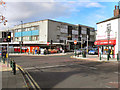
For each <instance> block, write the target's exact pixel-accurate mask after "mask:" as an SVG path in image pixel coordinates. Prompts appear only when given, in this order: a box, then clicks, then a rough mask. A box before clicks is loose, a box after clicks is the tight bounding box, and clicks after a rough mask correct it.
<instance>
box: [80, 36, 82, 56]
mask: <svg viewBox="0 0 120 90" xmlns="http://www.w3.org/2000/svg"><path fill="white" fill-rule="evenodd" d="M80 37H81V50H82V34H81V35H80ZM81 54H82V53H81Z"/></svg>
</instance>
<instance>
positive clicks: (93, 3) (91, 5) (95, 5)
mask: <svg viewBox="0 0 120 90" xmlns="http://www.w3.org/2000/svg"><path fill="white" fill-rule="evenodd" d="M86 7H104V6H103V5H101V4H100V3H97V2H91V3H89V4H87V5H86Z"/></svg>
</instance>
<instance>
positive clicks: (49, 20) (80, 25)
mask: <svg viewBox="0 0 120 90" xmlns="http://www.w3.org/2000/svg"><path fill="white" fill-rule="evenodd" d="M46 20H48V21H53V22H58V23H62V24H68V25H72V26H73V25H74V26H77V25H80V26H83V27H87V28H92V29H94V27H90V26H86V25H81V24H77V25H75V24H70V23H66V22H61V21H55V20H51V19H44V20H39V21H34V22H27V23H23V24H28V23H35V22H40V21H46ZM19 25H22V24H19ZM19 25H15V26H19Z"/></svg>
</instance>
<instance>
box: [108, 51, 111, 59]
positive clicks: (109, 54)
mask: <svg viewBox="0 0 120 90" xmlns="http://www.w3.org/2000/svg"><path fill="white" fill-rule="evenodd" d="M110 53H111V49H108V54H109V58H111V57H110Z"/></svg>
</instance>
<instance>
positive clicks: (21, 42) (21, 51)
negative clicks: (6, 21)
mask: <svg viewBox="0 0 120 90" xmlns="http://www.w3.org/2000/svg"><path fill="white" fill-rule="evenodd" d="M22 29H23V21H21V42H20V52H21V53H22V43H23V38H22V31H23V30H22Z"/></svg>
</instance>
